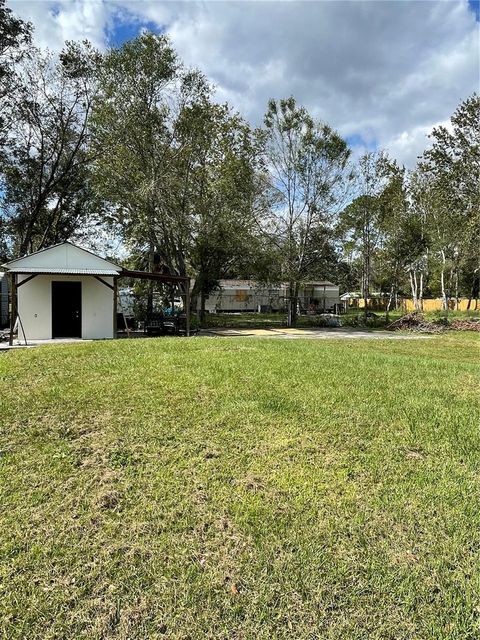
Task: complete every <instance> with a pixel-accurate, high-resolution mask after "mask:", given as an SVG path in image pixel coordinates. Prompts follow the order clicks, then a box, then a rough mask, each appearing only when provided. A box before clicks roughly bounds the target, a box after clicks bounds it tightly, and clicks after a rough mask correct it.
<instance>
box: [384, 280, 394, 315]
mask: <svg viewBox="0 0 480 640" xmlns="http://www.w3.org/2000/svg"><path fill="white" fill-rule="evenodd" d="M394 290H395V286H394V285H393V284H392V286H391V287H390V293H389V296H388V302H387V308H386V310H385V322H386V323H387V324H388V319H389V315H390V307H391V304H392V299H393V294H394Z"/></svg>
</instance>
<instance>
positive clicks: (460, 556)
mask: <svg viewBox="0 0 480 640" xmlns="http://www.w3.org/2000/svg"><path fill="white" fill-rule="evenodd" d="M479 347H480V342H479V341H478V336H475V335H471V334H460V335H459V334H454V333H452V334H448V335H442V336H435V337H432V338H429V339H423V338H422V339H420V340H391V341H387V340H375V341H369V340H359V341H357V342H355V341H334V340H332V341H330V340H329V341H323V340H322V341H306V340H296V341H281V340H256V339H208V338H193V339H190V340H186V339H181V338H180V339H175V338H160V339H151V340H131V341H128V340H121V341H116V342H97V343H85V344H77V345H70V346H51V347H40V348H37V349H31V350H16V351H11V352H8V353H4V354H1V356H0V376H1V378H0V379H1V383H2V389H1V396H0V401H1V425H0V504H1V509H0V637H1V638H6V639H8V640H17V639H28V640H34V639H37V638H38V639H41V640H51V639H62V640H63V639H75V640H77V639H89V640H91V639H94V640H95V639H98V640H100V639H112V640H113V639H116V640H118V639H122V640H127V639H128V640H139V639H140V638H141V639H146V638H148V639H150V638H155V639H157V638H158V639H160V638H175V639H177V638H178V639H179V638H183V639H185V640H186V639H187V638H189V639H190V640H194V639H195V640H196V639H203V638H211V639H223V638H225V639H227V638H228V639H235V640H236V639H239V640H240V639H242V640H250V639H254V640H256V639H265V640H267V639H268V640H270V639H277V638H278V639H287V638H288V639H309V640H314V639H322V640H323V639H324V638H326V639H334V638H335V639H338V640H340V639H341V640H352V639H358V640H360V639H362V640H364V639H373V640H380V639H382V640H384V639H391V640H402V639H415V640H418V639H440V638H442V639H443V638H445V639H448V640H468V639H472V640H473V639H474V638H478V637H480V624H479V619H480V600H479V592H480V580H479V576H480V566H479V558H480V500H479V488H480V483H479V472H480V465H479V460H480V437H479V431H478V427H479V423H480V420H479V419H480V394H479V393H478V391H479V373H480V371H479V369H480V367H479V359H480V358H479V356H480V350H479Z"/></svg>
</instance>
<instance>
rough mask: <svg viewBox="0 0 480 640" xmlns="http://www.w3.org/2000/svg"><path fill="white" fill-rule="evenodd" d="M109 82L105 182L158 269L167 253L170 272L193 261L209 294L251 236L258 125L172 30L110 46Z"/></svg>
mask: <svg viewBox="0 0 480 640" xmlns="http://www.w3.org/2000/svg"><path fill="white" fill-rule="evenodd" d="M100 85H101V92H100V94H99V97H98V99H97V102H96V107H95V113H94V127H95V140H96V146H97V147H98V148H99V149H101V150H102V151H103V153H102V155H99V159H98V161H97V162H96V163H95V169H94V173H95V184H96V187H97V189H98V191H99V193H100V194H101V196H102V197H103V198H104V199H105V201H106V202H107V203H108V206H109V209H110V212H111V217H112V220H114V221H116V222H120V224H121V225H122V228H123V231H124V234H125V238H126V239H127V240H128V241H130V242H131V243H133V245H134V246H135V247H136V248H137V249H138V251H139V252H140V253H145V252H146V253H147V254H148V255H149V256H150V258H149V268H150V269H153V268H154V267H155V264H154V256H155V255H157V256H158V257H159V260H160V262H161V263H162V265H163V268H165V269H167V270H168V271H169V272H170V273H176V274H179V275H186V274H187V271H188V272H191V270H192V269H193V272H194V273H195V275H196V285H195V289H194V295H197V294H198V295H199V296H200V298H201V300H204V299H205V297H206V295H208V293H209V292H210V291H211V290H212V288H214V287H215V286H217V283H218V280H219V278H220V277H222V274H223V273H224V272H225V271H226V270H227V269H229V268H231V266H232V260H234V259H235V257H238V256H239V255H240V253H241V251H242V247H243V246H245V245H246V244H247V243H246V240H245V237H246V236H245V234H246V233H248V229H249V227H251V225H252V215H251V203H252V197H253V196H252V194H253V190H254V188H255V187H254V183H255V171H254V165H255V162H256V146H255V140H254V137H253V134H252V132H251V130H250V128H249V127H248V126H247V124H246V123H245V122H244V121H243V120H242V119H241V118H240V117H239V116H238V115H237V114H234V113H232V112H231V111H230V109H229V108H228V107H227V106H225V105H218V104H215V103H213V102H212V100H211V88H210V86H209V85H208V83H207V82H206V80H205V78H204V77H203V76H202V75H201V74H200V73H199V72H198V71H195V70H190V69H186V68H185V67H184V66H183V65H182V63H181V62H180V61H179V59H178V57H177V55H176V53H175V51H174V49H173V48H172V46H171V44H170V41H169V40H168V38H166V37H164V36H156V35H153V34H150V33H145V34H143V35H141V36H139V37H138V38H136V39H135V40H132V41H130V42H128V43H126V44H125V45H123V47H122V48H121V49H119V50H112V51H110V52H109V53H108V55H107V56H106V59H105V64H104V67H103V70H102V74H101V82H100ZM151 297H152V292H150V302H149V306H150V307H151Z"/></svg>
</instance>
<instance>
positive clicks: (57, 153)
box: [1, 43, 99, 254]
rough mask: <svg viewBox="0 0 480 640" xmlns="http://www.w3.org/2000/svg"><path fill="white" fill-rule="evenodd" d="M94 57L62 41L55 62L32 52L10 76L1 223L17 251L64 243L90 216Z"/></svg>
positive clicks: (83, 48) (82, 47) (49, 56)
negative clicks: (63, 45) (12, 88)
mask: <svg viewBox="0 0 480 640" xmlns="http://www.w3.org/2000/svg"><path fill="white" fill-rule="evenodd" d="M98 59H99V54H98V53H97V52H96V51H95V50H94V49H92V47H91V46H90V45H89V44H88V43H84V44H83V45H79V44H74V43H67V45H66V48H65V49H64V51H63V52H62V54H61V55H60V59H59V60H56V59H55V58H54V56H53V55H52V54H50V53H48V52H47V53H42V52H40V51H39V50H38V49H32V50H31V52H30V54H29V56H28V58H27V59H25V60H23V61H22V64H21V66H20V67H19V68H18V69H17V70H16V72H15V74H16V79H15V84H16V89H15V92H14V94H13V95H12V96H11V100H10V107H9V108H10V111H11V122H12V124H11V127H10V129H9V134H8V139H7V141H6V149H7V153H6V154H5V157H4V158H3V162H2V165H1V170H2V175H3V180H4V184H5V189H4V195H3V203H2V204H3V211H4V220H5V225H6V229H7V232H8V234H9V237H10V238H11V245H12V248H13V249H14V250H15V252H17V253H20V254H24V253H26V252H29V251H35V250H38V249H41V248H43V247H45V246H48V245H49V244H52V243H55V242H59V241H62V240H65V239H68V237H70V235H71V234H72V233H73V232H74V230H75V229H76V228H77V227H78V225H79V223H80V221H81V220H83V219H84V218H85V217H86V215H87V213H88V204H89V202H90V197H91V193H90V189H89V182H88V167H89V162H90V160H91V156H90V154H89V148H88V147H89V136H90V131H89V117H90V111H91V107H92V101H93V97H94V94H95V87H96V83H95V71H96V67H97V64H98Z"/></svg>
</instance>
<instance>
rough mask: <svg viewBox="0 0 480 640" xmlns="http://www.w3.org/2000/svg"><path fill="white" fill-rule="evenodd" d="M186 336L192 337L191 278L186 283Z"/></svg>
mask: <svg viewBox="0 0 480 640" xmlns="http://www.w3.org/2000/svg"><path fill="white" fill-rule="evenodd" d="M185 315H186V327H185V330H186V335H187V338H188V337H190V278H189V279H188V280H187V281H186V283H185Z"/></svg>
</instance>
